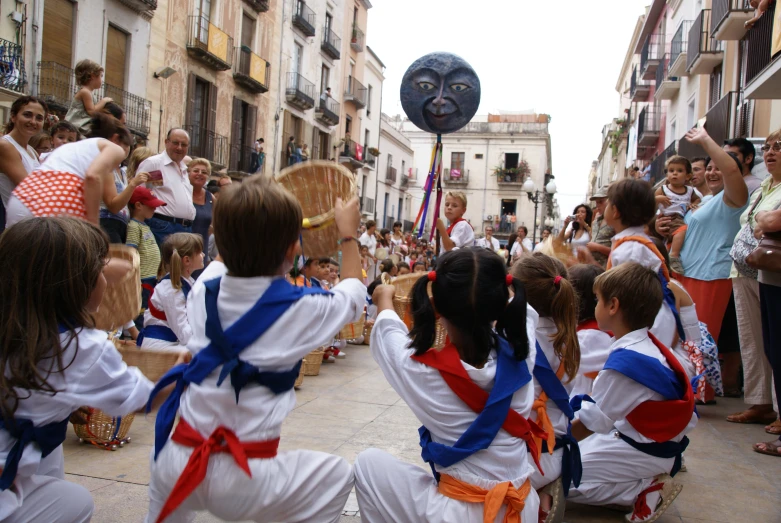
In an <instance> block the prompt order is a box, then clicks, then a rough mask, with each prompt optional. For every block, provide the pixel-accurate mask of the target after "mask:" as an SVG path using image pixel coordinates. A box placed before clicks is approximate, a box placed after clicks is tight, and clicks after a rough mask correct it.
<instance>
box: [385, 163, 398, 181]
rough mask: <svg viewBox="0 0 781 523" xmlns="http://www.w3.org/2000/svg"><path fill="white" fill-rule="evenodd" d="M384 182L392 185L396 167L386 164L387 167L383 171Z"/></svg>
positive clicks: (394, 179)
mask: <svg viewBox="0 0 781 523" xmlns="http://www.w3.org/2000/svg"><path fill="white" fill-rule="evenodd" d="M385 182H386V183H389V184H391V185H393V184H394V183H396V168H395V167H391V166H390V165H389V166H388V169H387V170H386V171H385Z"/></svg>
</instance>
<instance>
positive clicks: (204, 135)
mask: <svg viewBox="0 0 781 523" xmlns="http://www.w3.org/2000/svg"><path fill="white" fill-rule="evenodd" d="M183 129H184V130H185V131H187V132H188V133H189V135H190V151H189V154H190V156H192V157H193V158H206V159H207V160H209V161H210V162H211V163H212V170H215V169H222V168H224V167H227V166H228V160H229V154H230V147H229V145H228V138H227V137H226V136H222V135H220V134H217V133H215V132H214V131H212V130H211V129H207V128H205V127H201V126H199V125H185V126H184V127H183Z"/></svg>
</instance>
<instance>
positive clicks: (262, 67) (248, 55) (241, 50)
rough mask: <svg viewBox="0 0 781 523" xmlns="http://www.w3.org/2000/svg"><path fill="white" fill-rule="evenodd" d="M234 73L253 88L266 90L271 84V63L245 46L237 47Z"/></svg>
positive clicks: (247, 85) (243, 82) (261, 90)
mask: <svg viewBox="0 0 781 523" xmlns="http://www.w3.org/2000/svg"><path fill="white" fill-rule="evenodd" d="M233 75H234V77H237V79H240V80H241V83H242V84H244V85H245V86H246V87H249V86H251V88H252V90H254V91H260V92H266V91H268V88H269V85H271V64H270V63H268V61H266V60H264V59H263V58H261V57H260V56H259V55H257V54H255V53H253V52H252V51H251V50H250V49H249V48H247V47H245V46H241V47H237V48H236V61H235V62H234V64H233Z"/></svg>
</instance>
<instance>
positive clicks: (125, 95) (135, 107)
mask: <svg viewBox="0 0 781 523" xmlns="http://www.w3.org/2000/svg"><path fill="white" fill-rule="evenodd" d="M103 96H108V97H109V98H112V99H113V100H114V102H115V103H117V104H118V105H120V106H121V107H122V109H124V110H125V118H126V121H127V127H128V129H130V130H131V131H135V132H136V133H138V134H142V135H144V136H146V135H148V134H149V126H150V123H151V120H152V102H150V101H149V100H146V99H144V98H141V97H140V96H138V95H135V94H133V93H129V92H127V91H125V90H124V89H120V88H119V87H115V86H113V85H109V84H105V85H104V86H103Z"/></svg>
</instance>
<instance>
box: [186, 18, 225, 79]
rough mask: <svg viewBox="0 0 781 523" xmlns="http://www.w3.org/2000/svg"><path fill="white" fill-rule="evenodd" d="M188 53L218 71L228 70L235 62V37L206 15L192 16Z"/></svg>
mask: <svg viewBox="0 0 781 523" xmlns="http://www.w3.org/2000/svg"><path fill="white" fill-rule="evenodd" d="M189 18H190V34H189V36H188V38H187V54H189V55H190V56H191V57H192V58H194V59H196V60H200V61H201V62H203V63H204V64H206V65H208V66H210V67H211V68H213V69H216V70H217V71H227V70H228V69H230V68H231V65H232V62H233V38H231V37H230V36H228V34H227V33H225V32H224V31H222V30H220V29H218V28H217V26H215V25H214V24H212V23H211V22H209V19H208V18H206V17H205V16H190V17H189Z"/></svg>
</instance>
